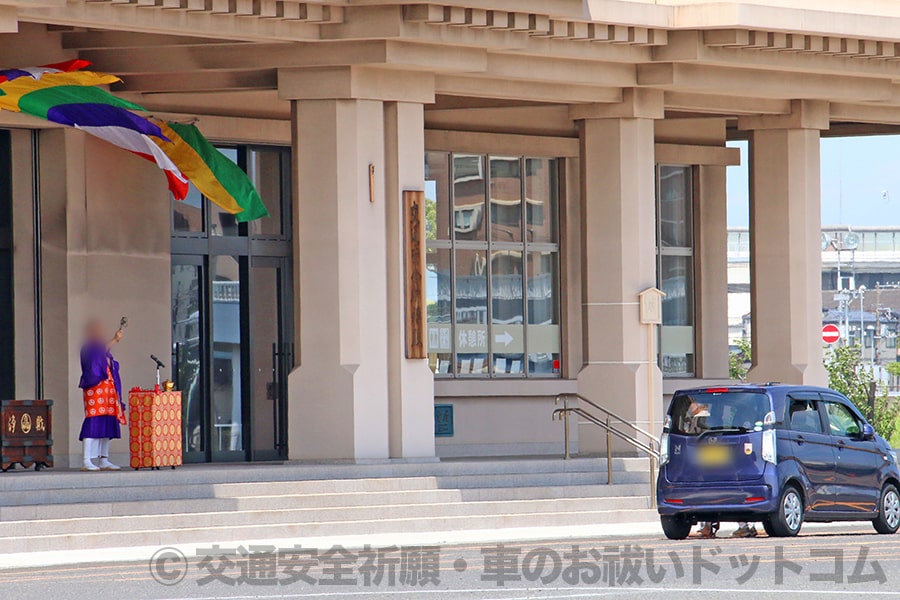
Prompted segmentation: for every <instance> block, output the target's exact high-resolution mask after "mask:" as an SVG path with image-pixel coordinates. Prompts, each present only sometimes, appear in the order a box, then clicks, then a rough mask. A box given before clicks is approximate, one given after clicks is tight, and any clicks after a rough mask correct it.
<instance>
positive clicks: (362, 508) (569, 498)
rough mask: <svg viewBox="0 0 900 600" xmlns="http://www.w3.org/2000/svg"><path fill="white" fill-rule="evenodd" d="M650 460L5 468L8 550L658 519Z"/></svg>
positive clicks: (2, 495)
mask: <svg viewBox="0 0 900 600" xmlns="http://www.w3.org/2000/svg"><path fill="white" fill-rule="evenodd" d="M647 468H648V467H647V460H646V459H642V458H622V459H613V469H614V476H613V480H614V484H613V485H606V472H607V471H606V460H605V459H603V458H584V459H572V460H569V461H563V460H562V459H559V458H546V459H545V458H536V459H509V460H503V459H491V460H445V461H442V462H436V463H386V464H371V465H350V464H340V465H335V464H330V465H308V464H279V465H273V464H253V465H246V464H242V465H194V466H185V467H181V468H179V469H177V470H161V471H140V472H135V471H130V470H123V471H120V472H101V473H82V472H77V471H44V472H41V473H34V472H9V473H5V474H0V557H2V555H3V554H7V553H10V554H11V553H20V552H45V551H60V550H81V549H99V548H121V547H134V546H166V545H172V544H196V543H212V542H220V543H227V542H236V543H240V542H246V541H248V540H261V539H284V538H312V537H333V536H353V535H360V534H400V533H403V534H408V533H414V532H449V531H460V530H494V531H496V530H502V529H507V528H529V527H564V526H586V525H598V524H614V523H631V522H646V521H652V520H655V519H656V511H655V510H653V509H652V508H651V503H650V498H649V496H648V494H649V485H648V472H647Z"/></svg>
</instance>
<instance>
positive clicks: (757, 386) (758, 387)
mask: <svg viewBox="0 0 900 600" xmlns="http://www.w3.org/2000/svg"><path fill="white" fill-rule="evenodd" d="M711 391H721V392H724V391H730V392H740V391H748V392H768V393H771V394H772V395H773V396H774V395H777V396H783V395H785V394H788V393H790V392H831V393H837V392H835V391H834V390H832V389H829V388H825V387H819V386H815V385H790V384H783V383H737V384H730V385H705V386H702V387H693V388H685V389H683V390H678V391H677V392H675V394H690V393H695V394H696V393H704V392H711Z"/></svg>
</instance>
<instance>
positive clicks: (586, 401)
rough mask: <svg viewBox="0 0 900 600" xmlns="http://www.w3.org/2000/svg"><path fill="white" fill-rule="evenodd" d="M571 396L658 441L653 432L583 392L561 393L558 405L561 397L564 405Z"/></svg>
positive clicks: (557, 397)
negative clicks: (588, 397) (582, 393)
mask: <svg viewBox="0 0 900 600" xmlns="http://www.w3.org/2000/svg"><path fill="white" fill-rule="evenodd" d="M569 398H575V399H576V400H578V401H579V402H584V403H585V404H588V405H590V406H592V407H594V408H596V409H597V410H599V411H600V412H602V413H603V414H605V415H606V416H607V417H612V418H613V419H615V420H616V421H618V422H620V423H622V424H623V425H627V426H628V427H630V428H631V429H632V431H634V432H635V433H639V434H640V435H642V436H644V437H645V438H647V439H648V440H651V441H652V442H656V441H657V439H656V436H655V435H653V434H652V433H651V432H649V431H647V430H646V429H642V428H640V427H638V426H637V425H635V424H634V423H632V422H631V421H629V420H628V419H626V418H624V417H621V416H619V415H617V414H616V413H614V412H613V411H611V410H609V409H608V408H604V407H602V406H600V405H599V404H597V403H596V402H594V401H592V400H588V399H587V398H585V397H584V396H582V395H581V394H574V393H566V394H559V395H557V396H556V405H557V406H559V401H560V399H562V400H563V403H564V406H566V404H565V403H566V402H567V401H568V399H569Z"/></svg>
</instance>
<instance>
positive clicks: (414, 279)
mask: <svg viewBox="0 0 900 600" xmlns="http://www.w3.org/2000/svg"><path fill="white" fill-rule="evenodd" d="M403 220H404V227H403V235H404V244H403V245H404V256H403V258H404V263H405V265H404V267H405V272H406V307H405V308H406V311H405V312H406V358H427V356H428V355H427V348H426V345H425V339H426V338H425V335H426V321H427V312H428V310H427V307H426V298H425V192H422V191H404V192H403Z"/></svg>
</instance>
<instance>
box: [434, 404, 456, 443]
mask: <svg viewBox="0 0 900 600" xmlns="http://www.w3.org/2000/svg"><path fill="white" fill-rule="evenodd" d="M434 437H453V405H452V404H435V405H434Z"/></svg>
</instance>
